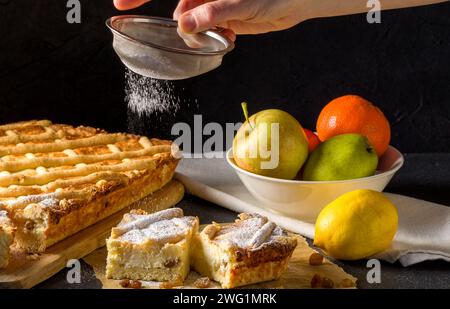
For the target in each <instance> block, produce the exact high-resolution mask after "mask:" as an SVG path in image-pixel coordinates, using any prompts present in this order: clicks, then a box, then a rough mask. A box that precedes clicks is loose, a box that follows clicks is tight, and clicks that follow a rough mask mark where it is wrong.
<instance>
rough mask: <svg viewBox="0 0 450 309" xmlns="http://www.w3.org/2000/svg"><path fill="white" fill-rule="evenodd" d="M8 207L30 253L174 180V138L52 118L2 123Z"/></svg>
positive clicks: (3, 195) (0, 196)
mask: <svg viewBox="0 0 450 309" xmlns="http://www.w3.org/2000/svg"><path fill="white" fill-rule="evenodd" d="M0 156H1V159H2V160H0V170H1V171H2V172H1V173H0V208H3V209H7V210H8V211H9V212H10V213H11V217H12V220H13V222H14V224H15V225H16V226H17V234H16V242H17V245H18V246H19V247H21V248H24V249H26V250H27V251H30V252H41V251H44V250H45V249H46V248H47V247H48V246H50V245H52V244H54V243H56V242H58V241H60V240H62V239H64V238H66V237H68V236H70V235H72V234H74V233H76V232H78V231H80V230H81V229H83V228H86V227H88V226H90V225H92V224H94V223H96V222H98V221H99V220H101V219H103V218H105V217H107V216H109V215H111V214H113V213H115V212H117V211H119V210H121V209H123V208H125V207H127V206H129V205H130V204H132V203H134V202H136V201H138V200H140V199H142V198H143V197H145V196H147V195H149V194H151V193H152V192H154V191H156V190H158V189H160V188H161V187H162V186H164V185H165V184H166V183H168V182H169V181H170V180H171V178H172V176H173V174H174V171H175V168H176V166H177V163H178V159H177V158H175V157H174V156H173V154H172V147H171V142H170V141H163V140H158V139H148V138H146V137H143V136H138V135H132V134H124V133H108V132H106V131H104V130H101V129H95V128H91V127H84V126H80V127H72V126H69V125H63V124H52V123H51V122H50V121H48V120H39V121H28V122H20V123H14V124H9V125H3V126H0Z"/></svg>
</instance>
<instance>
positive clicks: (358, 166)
mask: <svg viewBox="0 0 450 309" xmlns="http://www.w3.org/2000/svg"><path fill="white" fill-rule="evenodd" d="M377 165H378V156H377V154H376V152H375V150H374V149H373V147H372V146H371V145H370V143H369V141H368V139H367V138H366V137H365V136H363V135H360V134H341V135H336V136H334V137H332V138H330V139H328V140H326V141H325V142H323V143H321V144H320V145H319V146H318V147H317V149H316V150H314V151H313V152H312V153H311V155H310V156H309V159H308V161H307V163H306V165H305V170H304V172H303V179H304V180H306V181H332V180H347V179H355V178H362V177H367V176H372V175H373V174H374V173H375V170H376V169H377Z"/></svg>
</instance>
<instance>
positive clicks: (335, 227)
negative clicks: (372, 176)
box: [314, 190, 398, 260]
mask: <svg viewBox="0 0 450 309" xmlns="http://www.w3.org/2000/svg"><path fill="white" fill-rule="evenodd" d="M397 226H398V214H397V209H396V208H395V206H394V204H392V203H391V201H389V199H388V198H387V197H386V196H385V195H384V194H383V193H380V192H377V191H372V190H356V191H351V192H348V193H345V194H343V195H341V196H340V197H338V198H337V199H336V200H334V201H333V202H331V203H330V204H328V205H327V206H326V207H325V208H324V209H322V211H321V212H320V214H319V216H318V218H317V221H316V228H315V234H314V245H315V246H317V247H319V248H322V249H323V250H324V251H325V252H326V253H327V254H328V255H330V256H332V257H334V258H337V259H341V260H357V259H362V258H366V257H369V256H371V255H374V254H375V253H378V252H381V251H383V250H385V249H387V248H388V247H389V246H390V244H391V242H392V239H393V238H394V235H395V233H396V231H397Z"/></svg>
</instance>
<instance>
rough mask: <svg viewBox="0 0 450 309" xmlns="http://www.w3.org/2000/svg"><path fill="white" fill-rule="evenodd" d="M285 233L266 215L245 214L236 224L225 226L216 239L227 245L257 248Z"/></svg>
mask: <svg viewBox="0 0 450 309" xmlns="http://www.w3.org/2000/svg"><path fill="white" fill-rule="evenodd" d="M283 234H284V232H283V230H282V229H281V228H280V227H279V226H277V225H275V224H274V223H272V222H270V221H268V220H267V218H266V217H262V216H259V215H250V214H245V217H243V218H242V219H241V220H238V221H236V222H235V223H234V224H230V225H225V226H223V227H222V228H221V229H220V231H218V232H217V234H216V237H215V239H214V240H215V241H217V242H219V243H222V244H224V245H226V246H233V247H238V248H257V247H259V246H261V245H263V244H265V243H269V242H272V241H275V237H276V236H281V235H283Z"/></svg>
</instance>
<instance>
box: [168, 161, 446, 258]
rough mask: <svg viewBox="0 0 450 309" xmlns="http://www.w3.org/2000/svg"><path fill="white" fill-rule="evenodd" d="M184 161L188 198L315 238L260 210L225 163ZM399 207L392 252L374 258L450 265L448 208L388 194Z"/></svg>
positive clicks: (303, 226)
mask: <svg viewBox="0 0 450 309" xmlns="http://www.w3.org/2000/svg"><path fill="white" fill-rule="evenodd" d="M208 157H209V158H208V159H207V158H200V159H193V158H185V159H183V160H182V161H181V163H180V165H179V167H178V169H177V174H176V176H175V177H176V178H177V179H178V180H180V181H181V182H182V183H183V184H184V185H185V187H186V189H187V192H189V193H190V194H192V195H195V196H198V197H200V198H202V199H204V200H207V201H210V202H213V203H215V204H217V205H220V206H222V207H225V208H227V209H230V210H232V211H235V212H256V213H259V214H261V215H264V216H266V217H268V218H270V219H271V220H272V221H273V222H275V223H277V224H278V225H280V226H281V227H283V228H285V229H287V230H290V231H292V232H295V233H299V234H301V235H304V236H305V237H308V238H311V239H312V238H313V237H314V224H313V223H309V222H303V221H301V220H297V219H292V218H289V217H286V216H283V215H280V214H276V213H272V212H270V211H267V210H264V209H263V208H259V207H258V204H259V202H257V201H256V199H255V198H254V197H253V196H252V195H251V194H250V193H249V192H248V191H247V189H246V188H245V187H244V185H243V184H242V183H241V181H240V180H239V178H238V176H237V175H236V173H235V171H234V170H233V169H232V168H231V167H230V166H229V165H228V163H227V162H226V160H225V156H224V155H223V156H222V158H211V157H212V156H211V155H210V156H208ZM386 195H387V197H388V198H389V199H390V200H391V201H392V202H393V203H394V204H395V205H396V206H397V209H398V214H399V226H398V230H397V234H396V236H395V238H394V241H393V243H392V246H391V248H389V249H388V250H386V251H385V252H382V253H380V254H378V255H377V256H375V257H374V258H379V259H382V260H385V261H388V262H391V263H393V262H395V261H397V260H399V261H400V263H401V264H402V265H403V266H409V265H412V264H416V263H419V262H422V261H425V260H436V259H442V260H445V261H448V262H450V207H447V206H444V205H439V204H435V203H430V202H427V201H423V200H419V199H415V198H411V197H406V196H402V195H397V194H390V193H387V194H386Z"/></svg>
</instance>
